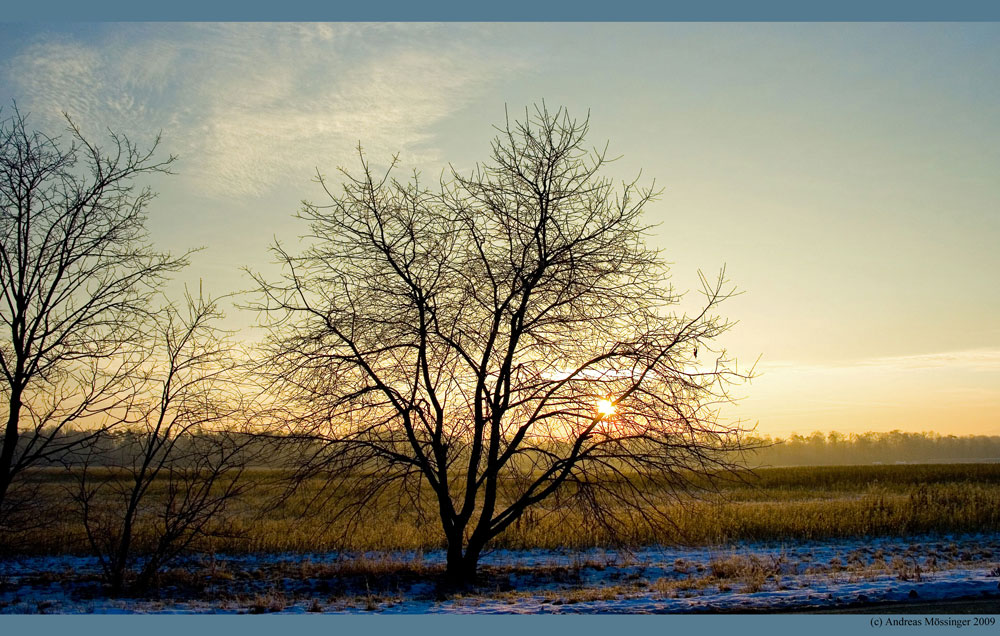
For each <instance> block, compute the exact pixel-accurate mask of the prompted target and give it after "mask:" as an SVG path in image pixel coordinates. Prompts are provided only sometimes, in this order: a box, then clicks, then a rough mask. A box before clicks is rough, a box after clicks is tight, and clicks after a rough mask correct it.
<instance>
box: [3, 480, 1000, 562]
mask: <svg viewBox="0 0 1000 636" xmlns="http://www.w3.org/2000/svg"><path fill="white" fill-rule="evenodd" d="M279 477H281V475H279V474H277V473H275V472H274V471H263V470H262V471H258V472H256V473H254V474H252V476H251V477H250V479H253V480H257V481H258V482H259V484H260V488H258V489H256V490H253V491H251V494H250V495H249V496H246V497H244V498H243V499H242V500H239V501H237V502H236V503H235V504H234V505H233V507H232V509H231V511H230V514H229V515H228V517H227V518H226V519H225V521H224V522H222V523H221V524H220V525H221V526H222V527H219V528H217V530H218V531H219V532H218V533H217V534H218V535H219V536H215V537H211V538H207V539H203V540H201V541H199V542H198V543H196V544H195V546H194V549H195V550H196V551H201V552H213V551H214V552H223V553H251V552H253V553H257V552H269V553H276V552H326V551H334V550H346V551H355V552H366V551H396V550H434V549H439V548H441V547H443V543H442V537H441V530H440V525H439V523H438V522H437V521H436V520H435V518H434V516H433V509H430V508H429V509H426V510H416V509H414V508H408V509H400V508H398V507H397V506H396V502H395V500H391V501H383V502H381V505H378V506H376V507H375V508H374V509H373V510H372V511H371V512H370V513H369V514H368V515H367V516H365V517H361V518H358V519H354V520H353V521H354V523H350V524H349V523H348V520H347V519H344V518H339V517H337V516H336V515H335V514H334V513H335V511H334V510H333V509H332V508H330V507H324V506H322V505H320V504H316V503H312V504H311V505H310V502H314V501H315V500H316V498H317V495H324V496H326V495H329V493H324V492H323V491H322V489H323V486H324V484H323V482H321V481H319V480H315V481H312V482H308V483H306V484H305V485H304V486H303V487H302V488H300V489H299V490H298V491H297V492H296V493H295V494H294V495H293V496H291V497H289V498H287V499H283V500H279V501H278V503H274V500H273V497H274V495H275V493H276V492H277V491H278V490H279V489H280V479H278V478H279ZM35 479H36V481H37V482H38V484H39V487H40V488H41V492H42V493H44V494H43V495H42V496H44V497H45V499H46V500H47V501H50V502H53V505H55V506H57V508H58V512H56V513H51V514H52V517H53V518H56V519H58V521H57V522H55V523H49V524H46V525H45V527H44V528H43V529H41V530H32V531H31V532H30V533H28V534H27V535H26V536H22V537H19V540H18V541H17V546H16V551H17V553H19V554H64V553H70V554H82V553H86V551H87V547H86V540H85V534H84V530H83V527H82V525H81V524H80V522H79V518H78V517H79V515H78V514H77V513H76V512H75V510H74V507H73V505H72V501H71V500H70V498H69V492H70V491H71V489H72V487H73V476H72V475H68V474H66V473H63V472H55V471H46V472H44V473H38V474H36V476H35ZM340 487H341V488H343V487H345V486H343V485H342V486H340ZM153 496H154V497H155V496H156V493H155V492H154V494H153ZM333 499H334V500H335V499H336V493H333ZM427 501H428V503H430V502H431V500H430V499H429V498H428V499H427ZM658 505H660V506H662V509H663V510H664V511H665V512H666V513H667V514H666V516H667V517H668V518H669V519H670V520H671V522H672V523H669V524H663V525H660V526H659V527H650V526H645V525H638V526H637V527H635V528H634V529H633V530H631V532H630V534H629V535H623V534H622V533H615V534H614V535H612V533H611V531H610V530H607V529H602V527H600V526H599V525H595V524H594V523H591V520H590V519H589V518H588V517H587V516H585V515H584V514H583V513H582V512H581V511H580V510H579V509H578V508H571V507H557V506H552V505H550V506H548V507H545V506H543V507H541V508H539V509H537V510H535V511H533V512H532V513H531V514H530V515H528V516H527V517H526V518H525V519H523V520H522V522H521V523H519V524H517V525H515V526H513V527H512V528H511V529H510V530H509V531H508V532H507V533H506V534H504V535H503V536H501V537H500V540H499V541H498V542H497V543H496V544H495V546H494V547H496V548H503V549H511V550H525V549H533V548H541V549H563V548H566V549H584V548H594V547H640V546H648V545H677V544H682V545H721V544H728V543H740V542H746V541H795V540H820V539H832V538H857V537H868V536H892V537H899V536H907V535H916V534H927V533H967V532H993V531H998V530H1000V464H938V465H932V464H928V465H890V466H830V467H802V468H770V469H760V470H758V471H756V472H755V473H753V474H748V475H744V476H741V479H730V480H728V481H726V482H722V483H721V484H719V486H718V488H717V490H715V491H710V490H706V491H704V492H702V493H700V494H699V495H698V496H697V497H692V498H689V499H684V500H676V499H674V498H673V497H671V496H669V495H668V493H667V492H666V491H664V492H663V493H662V495H661V497H660V498H659V500H658Z"/></svg>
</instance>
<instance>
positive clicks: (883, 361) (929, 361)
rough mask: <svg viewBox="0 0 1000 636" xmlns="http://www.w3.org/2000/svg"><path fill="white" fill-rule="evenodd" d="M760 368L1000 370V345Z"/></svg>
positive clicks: (778, 363)
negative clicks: (999, 346) (998, 346)
mask: <svg viewBox="0 0 1000 636" xmlns="http://www.w3.org/2000/svg"><path fill="white" fill-rule="evenodd" d="M760 369H761V370H762V371H764V372H775V373H786V372H795V373H821V372H827V373H842V372H857V371H859V370H868V371H883V372H885V371H899V372H905V371H920V370H955V371H962V370H964V371H982V372H1000V349H995V348H981V349H963V350H959V351H944V352H938V353H921V354H913V355H905V356H882V357H872V358H861V359H857V360H848V361H843V362H836V363H830V364H816V363H802V362H796V361H792V360H775V361H767V360H765V361H763V362H762V363H761V365H760Z"/></svg>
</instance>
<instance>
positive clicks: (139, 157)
mask: <svg viewBox="0 0 1000 636" xmlns="http://www.w3.org/2000/svg"><path fill="white" fill-rule="evenodd" d="M67 122H68V124H69V138H70V139H69V141H66V140H61V139H59V138H53V137H49V136H47V135H45V134H43V133H41V132H37V131H31V130H29V128H28V127H27V122H26V117H25V116H24V115H22V114H21V113H20V112H19V111H18V109H17V107H16V105H15V106H14V107H13V108H12V110H11V111H10V115H9V116H7V117H6V118H5V119H2V120H0V325H2V331H3V335H2V336H0V393H2V395H3V398H4V399H5V400H6V402H7V414H6V421H5V423H4V426H3V436H2V444H0V524H2V523H3V519H4V516H3V513H4V511H5V510H7V509H8V508H10V506H9V505H8V504H10V503H11V502H9V501H8V495H9V493H10V488H11V485H12V484H13V483H14V481H15V479H16V478H17V477H18V475H19V474H21V473H22V472H23V471H24V470H25V469H26V468H28V467H30V466H33V465H38V464H40V463H46V462H49V461H52V460H55V459H58V458H59V457H60V456H61V455H63V454H64V453H65V452H66V451H67V450H69V449H70V448H72V447H79V446H80V445H81V444H84V443H86V442H89V441H92V440H93V438H94V435H96V434H97V432H98V431H99V429H100V428H101V421H102V419H103V417H102V416H103V415H104V414H107V413H110V412H114V411H115V410H116V409H118V408H119V407H120V406H121V405H122V400H125V399H127V397H128V395H129V391H128V385H129V379H128V378H129V377H130V375H131V372H132V368H133V367H134V365H136V364H138V363H139V362H140V361H141V359H142V356H141V353H140V352H139V351H138V350H136V349H134V348H133V347H132V345H133V343H135V342H139V341H141V340H142V338H141V337H140V336H139V334H140V332H141V328H142V323H143V322H144V320H145V317H146V315H147V313H148V312H147V307H148V303H149V300H150V298H151V296H152V294H154V293H155V292H156V291H157V289H158V287H159V285H160V283H161V281H162V280H163V277H164V276H165V275H166V274H168V273H170V272H173V271H175V270H177V269H178V268H180V267H181V266H182V265H183V264H184V258H183V257H182V258H173V257H171V256H170V255H167V254H160V253H157V252H155V251H153V250H152V249H151V247H150V244H149V241H148V238H147V235H146V230H145V225H144V224H145V216H144V209H145V207H146V205H147V204H148V203H149V201H150V199H152V198H153V193H152V192H151V191H150V190H149V189H148V188H138V187H137V186H136V183H135V181H136V179H137V178H139V177H142V176H144V175H148V174H152V173H160V172H166V171H167V169H168V166H169V165H170V163H171V162H172V161H173V157H168V158H167V159H166V160H163V161H158V160H155V159H154V158H153V155H154V151H155V150H156V146H157V144H158V143H159V140H158V139H157V141H155V142H154V143H153V144H152V147H151V148H150V149H149V150H140V149H139V148H138V147H137V146H136V145H135V144H133V143H132V142H131V141H130V140H129V139H128V138H126V137H124V136H121V135H118V134H115V133H113V132H112V133H110V151H105V150H102V149H100V148H99V147H98V146H96V145H94V144H92V143H91V142H89V141H87V140H86V139H85V138H84V136H83V135H82V133H81V132H80V130H79V128H77V127H76V126H75V125H74V124H73V122H72V121H70V120H69V118H68V117H67ZM74 423H77V424H80V427H79V428H87V427H90V432H89V434H86V435H65V432H66V430H67V429H68V427H70V426H71V425H73V424H74Z"/></svg>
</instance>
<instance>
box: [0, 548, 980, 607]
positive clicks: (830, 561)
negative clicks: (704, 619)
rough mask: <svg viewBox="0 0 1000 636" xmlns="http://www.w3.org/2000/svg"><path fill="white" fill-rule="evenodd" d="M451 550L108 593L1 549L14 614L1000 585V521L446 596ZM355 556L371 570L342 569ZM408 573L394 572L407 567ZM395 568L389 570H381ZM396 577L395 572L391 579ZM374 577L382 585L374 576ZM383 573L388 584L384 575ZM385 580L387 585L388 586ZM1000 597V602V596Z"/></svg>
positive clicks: (649, 603) (568, 554) (496, 566)
mask: <svg viewBox="0 0 1000 636" xmlns="http://www.w3.org/2000/svg"><path fill="white" fill-rule="evenodd" d="M444 558H445V555H444V553H443V552H440V551H438V552H428V553H423V554H414V553H405V552H403V553H389V554H380V553H367V554H364V555H345V554H338V553H314V554H251V555H214V557H212V558H211V559H207V558H205V557H191V558H189V559H188V560H186V561H184V562H182V563H180V564H178V565H177V566H176V571H180V572H183V573H185V574H186V575H187V576H188V578H190V579H198V580H202V579H204V582H203V583H202V584H201V587H195V588H190V589H186V590H185V589H184V588H183V586H181V587H180V588H178V587H177V586H169V585H168V586H165V587H163V588H161V589H160V590H158V591H156V592H153V593H152V594H151V595H148V596H147V597H141V598H108V597H107V596H106V595H105V594H104V590H103V588H102V586H101V584H100V580H99V576H100V567H99V564H98V563H97V561H96V560H95V559H93V558H90V557H84V556H70V555H63V556H43V557H19V558H10V559H5V560H0V612H3V613H39V612H44V613H102V614H105V613H245V612H248V611H258V612H271V611H274V612H283V613H305V612H310V611H322V612H327V613H331V612H332V613H361V612H369V611H377V612H383V613H459V614H464V613H486V614H490V613H661V612H720V611H775V610H782V609H807V608H816V607H831V606H838V605H846V604H851V603H858V602H881V601H905V600H912V599H920V600H925V601H926V600H937V599H951V598H962V597H970V596H975V597H984V596H988V597H994V598H995V597H997V595H998V592H1000V589H998V583H1000V576H998V574H1000V570H998V561H1000V533H996V534H978V535H964V536H941V535H935V536H920V537H910V538H906V539H900V538H879V539H864V540H835V541H815V542H796V543H786V544H764V543H760V544H745V545H739V546H713V547H696V548H685V547H648V548H643V549H639V550H636V551H631V552H627V551H615V550H606V549H591V550H584V551H569V550H566V551H552V550H528V551H509V550H496V551H494V552H491V553H488V554H486V555H484V557H483V559H482V561H481V571H482V573H483V579H484V582H483V584H482V585H481V586H479V587H478V588H476V589H475V590H474V591H472V592H464V593H462V594H445V593H439V592H438V591H437V588H436V585H435V583H434V582H433V580H428V578H427V576H425V575H423V574H421V573H426V571H428V570H430V571H432V572H434V571H439V569H440V568H441V566H442V565H443V563H444ZM352 560H360V562H364V563H369V564H376V565H378V566H379V567H381V570H380V569H379V567H376V568H375V569H373V570H371V572H370V573H369V574H364V572H365V571H364V570H361V572H362V574H357V573H356V572H355V573H354V574H352V575H350V576H346V575H345V576H341V575H340V574H338V572H339V570H337V567H339V566H340V565H342V564H344V563H351V562H352ZM407 565H408V566H409V567H408V574H406V575H398V574H390V575H386V574H385V572H392V571H393V570H392V568H393V567H395V568H397V570H398V569H399V568H401V567H403V566H407ZM379 576H382V579H379ZM386 576H389V577H390V578H391V583H390V584H388V585H387V584H386V583H385V581H386ZM369 578H371V580H372V582H373V586H372V587H369ZM380 581H381V582H380ZM379 586H381V587H379ZM998 607H1000V600H998Z"/></svg>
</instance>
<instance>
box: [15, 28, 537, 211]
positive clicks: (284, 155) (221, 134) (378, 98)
mask: <svg viewBox="0 0 1000 636" xmlns="http://www.w3.org/2000/svg"><path fill="white" fill-rule="evenodd" d="M475 35H476V33H475V31H474V30H471V27H455V28H451V29H445V28H444V27H440V26H435V25H358V24H336V25H330V24H210V25H197V24H195V25H187V24H165V25H104V26H103V27H102V28H100V29H99V30H98V32H97V36H93V35H91V36H90V37H84V36H82V35H77V36H73V37H70V36H65V35H62V36H53V35H40V36H39V37H38V38H36V39H35V41H34V42H33V43H31V44H30V45H28V46H27V47H25V48H24V49H23V50H21V51H20V52H19V53H18V54H17V55H16V56H15V57H14V58H12V59H11V60H9V61H8V63H7V64H5V65H4V68H3V71H2V72H3V76H4V77H5V79H6V82H5V83H6V84H7V85H8V86H10V87H11V88H12V93H13V94H12V96H13V97H16V98H17V99H18V100H19V102H20V104H21V105H22V106H23V107H25V109H26V110H30V111H31V112H32V116H33V118H36V117H37V118H40V119H42V120H43V123H45V124H47V125H51V124H53V123H55V122H58V121H59V117H60V112H61V111H63V110H65V111H67V112H69V113H70V114H71V115H72V116H73V117H74V119H76V120H77V121H78V123H80V124H81V125H82V126H84V128H85V130H86V131H88V133H92V132H97V131H98V130H99V129H101V128H103V127H106V126H110V127H112V128H114V129H115V130H122V131H124V132H126V133H128V134H130V135H132V136H135V137H137V138H139V139H149V138H151V137H152V135H153V134H155V131H157V130H159V129H162V130H163V134H164V140H165V141H164V148H165V150H168V151H170V152H173V153H176V154H179V155H180V156H181V159H182V162H181V163H180V164H179V166H178V170H179V171H180V172H181V174H182V175H185V176H186V177H187V178H189V179H191V182H192V184H193V186H194V187H195V188H196V189H197V190H198V191H200V192H201V193H203V194H208V195H212V196H218V197H255V196H261V195H264V194H267V193H268V192H269V191H271V190H272V189H273V188H275V187H277V186H280V185H281V184H282V183H285V182H288V181H289V180H294V181H299V182H302V181H306V180H308V179H309V178H310V177H311V176H312V175H313V174H314V172H315V170H316V168H317V166H319V167H322V168H323V169H324V171H330V170H332V169H333V168H335V167H336V166H338V165H341V164H347V165H353V160H354V157H355V152H356V151H355V147H356V145H357V144H358V143H359V141H360V142H362V143H364V145H365V148H366V150H367V151H368V153H369V155H370V156H371V157H372V159H373V160H374V162H375V163H376V164H377V163H379V162H380V161H382V160H385V159H388V157H390V156H391V154H393V153H395V152H403V153H404V154H405V156H406V159H407V162H408V163H410V162H419V161H422V160H429V159H435V158H436V155H437V151H436V149H435V148H434V147H433V145H432V141H433V137H432V132H433V131H432V129H433V126H434V125H436V124H439V123H440V122H442V121H444V120H446V119H447V117H448V116H449V115H451V114H453V113H455V112H456V111H457V110H459V109H461V108H462V107H463V106H465V105H467V104H468V103H469V102H470V101H471V99H473V98H474V97H475V95H476V94H477V93H478V92H479V91H481V90H482V89H483V88H484V87H486V86H488V84H489V83H490V82H491V81H493V80H495V79H496V78H497V77H500V76H502V75H504V74H507V73H510V72H513V71H516V70H517V69H518V68H520V65H519V63H518V62H517V60H516V59H512V58H511V57H510V56H502V55H499V54H498V51H495V50H490V47H489V46H488V45H487V46H483V45H482V37H481V34H480V37H479V38H476V37H473V36H475ZM36 125H39V122H36Z"/></svg>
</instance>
